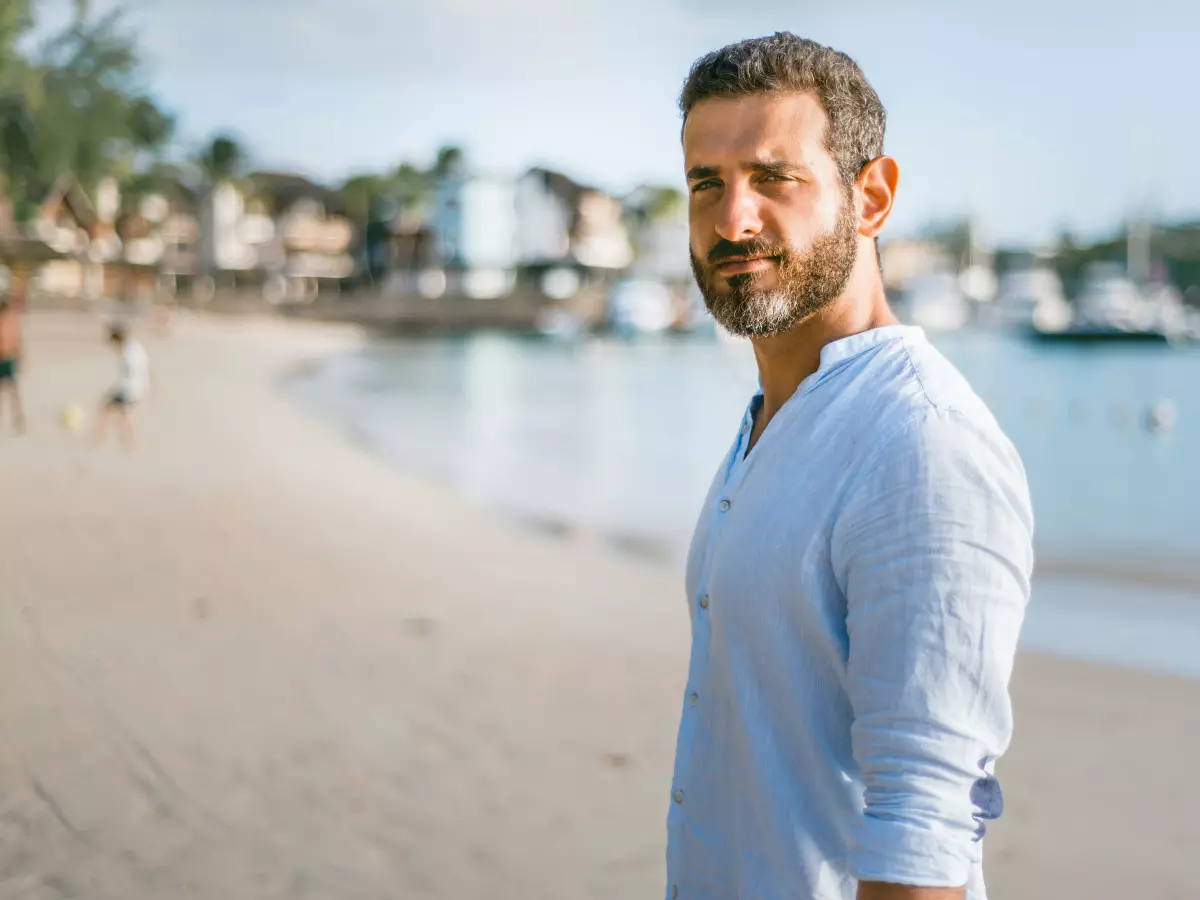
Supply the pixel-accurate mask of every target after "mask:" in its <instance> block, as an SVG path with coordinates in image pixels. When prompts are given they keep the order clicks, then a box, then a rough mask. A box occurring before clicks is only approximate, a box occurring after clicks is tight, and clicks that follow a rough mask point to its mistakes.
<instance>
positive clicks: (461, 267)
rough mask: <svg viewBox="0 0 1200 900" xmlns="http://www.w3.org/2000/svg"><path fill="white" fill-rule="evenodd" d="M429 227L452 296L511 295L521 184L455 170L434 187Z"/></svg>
mask: <svg viewBox="0 0 1200 900" xmlns="http://www.w3.org/2000/svg"><path fill="white" fill-rule="evenodd" d="M429 227H430V230H431V232H432V233H433V238H434V242H435V246H436V248H437V256H438V258H439V260H440V261H441V263H442V265H444V266H445V267H446V269H447V270H449V271H448V272H447V283H445V284H444V285H443V288H444V289H445V290H448V291H449V292H450V293H454V294H458V293H463V294H466V295H468V296H471V297H477V298H486V297H499V296H502V295H504V294H507V293H509V292H511V291H512V289H513V285H514V282H515V277H516V267H517V261H518V258H519V256H518V247H519V241H518V221H517V208H516V184H515V183H514V182H513V181H512V179H509V178H504V177H502V176H497V175H487V174H481V173H477V172H468V171H459V170H455V171H452V172H450V173H448V174H446V175H445V176H444V177H442V178H440V179H439V180H438V182H437V184H436V186H435V188H434V197H433V207H432V210H431V212H430V218H429Z"/></svg>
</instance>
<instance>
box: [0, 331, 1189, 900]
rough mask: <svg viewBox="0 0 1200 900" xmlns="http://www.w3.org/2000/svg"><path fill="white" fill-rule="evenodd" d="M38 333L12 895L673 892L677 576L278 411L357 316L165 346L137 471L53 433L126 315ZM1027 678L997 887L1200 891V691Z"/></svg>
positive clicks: (14, 544) (4, 587)
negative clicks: (480, 504) (487, 504)
mask: <svg viewBox="0 0 1200 900" xmlns="http://www.w3.org/2000/svg"><path fill="white" fill-rule="evenodd" d="M27 338H28V353H29V359H28V374H27V378H26V383H25V392H26V406H27V412H28V413H29V417H30V426H31V433H30V434H29V435H28V436H26V437H24V438H15V437H11V436H10V435H9V434H7V433H4V434H3V435H0V510H3V514H2V515H0V547H2V548H3V551H2V552H0V723H2V725H3V728H2V732H3V734H2V736H0V897H3V898H9V897H12V898H43V897H44V898H60V897H87V898H105V900H107V898H113V900H117V898H120V900H159V898H165V897H172V898H173V897H186V898H193V897H195V898H212V900H217V898H221V900H225V898H232V897H237V898H259V897H262V898H310V897H311V898H329V897H338V898H396V897H404V898H425V897H429V898H434V897H447V898H448V897H464V896H486V897H489V898H498V900H505V898H518V897H520V898H537V897H546V898H550V897H554V898H563V897H572V898H589V900H590V898H608V897H611V898H631V897H647V896H648V897H657V896H661V895H662V879H663V841H664V838H665V829H664V818H665V815H666V809H667V802H668V797H667V789H668V786H669V778H670V767H671V752H672V749H673V744H674V737H675V728H676V725H677V722H678V715H679V705H680V698H681V691H682V688H683V679H684V676H685V668H686V662H687V659H686V656H687V646H688V642H687V616H686V610H685V608H684V605H683V600H682V597H681V590H682V589H681V585H680V579H679V577H678V576H677V573H675V572H673V571H670V570H669V569H668V568H665V567H662V566H659V565H655V564H653V563H651V562H648V561H645V560H638V559H635V558H629V557H625V556H619V555H616V554H613V553H612V552H611V551H610V549H609V548H608V547H606V546H605V545H603V544H601V543H599V542H598V541H592V540H589V539H588V538H586V537H583V538H580V539H561V538H554V537H551V536H547V535H545V534H538V533H536V532H534V531H532V530H530V529H521V528H516V527H513V526H512V525H511V524H509V523H506V522H503V521H500V520H497V519H495V518H493V517H490V516H489V515H487V514H485V513H482V512H479V511H477V510H474V509H471V508H469V507H467V506H466V505H464V504H463V503H462V502H461V501H460V500H458V499H457V498H455V497H454V496H452V495H450V494H449V493H447V492H446V491H444V490H443V489H441V488H439V487H437V486H434V485H430V484H428V483H426V482H424V481H422V480H421V479H419V478H416V477H412V476H410V475H407V474H405V473H403V472H398V471H395V470H394V469H393V468H391V467H389V466H388V465H386V464H385V463H383V462H382V461H380V460H378V459H376V458H374V457H373V456H371V455H370V454H368V453H366V452H364V451H363V450H361V449H359V448H358V447H356V446H355V445H354V444H353V443H352V442H351V441H350V440H349V439H348V438H346V437H345V436H343V435H341V434H339V433H337V432H336V431H335V430H333V429H331V428H329V427H327V426H326V425H324V424H323V423H322V422H319V421H317V420H315V419H313V418H311V417H309V416H308V415H306V414H305V413H304V412H302V411H301V410H300V409H299V408H297V407H296V406H294V405H292V404H291V403H290V402H289V401H288V400H286V399H285V398H284V397H283V396H282V395H281V394H280V392H279V391H278V389H277V385H278V382H279V379H280V378H281V377H282V376H283V375H284V374H285V373H286V372H287V371H289V370H291V369H292V368H293V367H295V366H297V365H304V364H319V361H320V359H321V358H322V357H324V356H325V355H327V354H330V353H333V352H337V351H338V350H341V349H346V348H349V347H352V346H354V345H355V344H356V342H358V341H359V340H360V337H359V335H358V334H357V333H356V332H354V331H353V330H349V329H341V328H334V327H329V326H317V325H299V324H285V323H282V322H277V321H259V320H249V319H245V320H225V321H219V320H204V319H196V320H190V321H179V322H177V323H176V325H175V327H174V329H173V332H172V333H171V334H170V335H169V336H167V337H155V336H147V337H146V338H145V342H146V345H147V349H148V351H149V353H150V356H151V360H152V363H153V365H154V368H155V371H156V375H157V378H158V382H159V383H158V389H157V391H156V393H155V395H154V396H152V397H151V398H150V399H149V400H148V401H147V402H146V403H145V404H144V406H143V407H142V408H140V409H138V410H137V426H138V430H139V437H140V439H141V447H140V450H139V451H138V453H137V454H135V455H133V456H129V455H126V454H124V453H122V452H121V451H120V450H119V449H118V448H117V447H116V445H115V444H112V445H110V446H109V447H107V448H105V449H102V450H96V449H94V448H92V447H91V446H89V445H88V444H87V442H86V441H85V440H84V438H83V437H82V436H80V435H77V434H73V433H70V432H68V431H66V430H65V429H64V428H63V427H62V426H61V425H60V424H59V421H58V416H59V412H60V410H61V409H62V407H63V405H64V404H66V403H68V402H72V401H78V402H82V403H84V404H85V405H86V406H87V408H88V410H89V413H90V411H91V406H92V404H93V403H94V401H95V399H96V398H97V397H98V396H99V394H100V392H101V391H102V390H103V389H104V388H105V387H106V386H107V385H108V383H109V381H110V380H111V377H112V373H113V371H114V369H115V361H114V359H113V358H112V354H111V351H109V350H108V348H106V347H105V346H104V345H103V343H102V341H101V340H100V338H101V327H100V323H99V322H98V321H96V320H91V319H86V318H83V317H78V316H70V315H66V314H49V313H46V314H41V315H36V314H35V315H34V316H32V317H31V319H30V322H29V331H28V335H27ZM5 428H7V422H5ZM1035 602H1036V600H1035ZM1014 694H1015V698H1016V710H1017V716H1018V732H1017V738H1016V741H1015V743H1014V746H1013V749H1012V751H1011V752H1010V754H1009V756H1008V757H1006V759H1005V760H1004V761H1003V762H1002V763H1001V768H1000V775H1001V779H1002V781H1003V783H1004V786H1005V792H1006V795H1007V800H1008V810H1007V814H1006V816H1005V817H1004V819H1002V820H1001V821H1000V822H999V823H997V824H995V825H994V826H993V827H992V829H991V830H990V832H989V838H988V848H987V859H988V865H987V869H988V879H989V887H990V893H991V895H992V896H993V898H999V900H1004V898H1021V900H1040V898H1047V900H1050V898H1055V900H1059V898H1062V897H1086V898H1092V900H1108V898H1112V900H1116V898H1122V900H1124V898H1127V897H1138V898H1148V900H1152V898H1191V897H1195V896H1200V874H1197V873H1196V870H1195V867H1194V866H1193V865H1192V864H1191V859H1190V854H1189V852H1188V851H1189V850H1192V849H1194V848H1196V847H1200V822H1198V821H1197V818H1196V817H1195V816H1194V814H1191V813H1190V812H1189V811H1190V810H1191V809H1194V808H1196V807H1197V805H1200V784H1197V782H1196V780H1195V779H1192V778H1191V777H1190V775H1189V772H1190V768H1189V766H1190V764H1191V763H1192V759H1193V757H1194V755H1195V751H1196V750H1197V748H1200V684H1197V683H1193V682H1188V681H1181V680H1173V679H1169V678H1163V677H1159V676H1152V675H1145V674H1142V673H1137V672H1130V671H1123V670H1117V669H1109V668H1104V667H1098V666H1089V665H1084V664H1078V663H1068V662H1061V661H1057V660H1051V659H1048V658H1044V657H1038V656H1033V655H1025V656H1022V657H1021V658H1020V660H1019V663H1018V671H1017V675H1016V683H1015V686H1014Z"/></svg>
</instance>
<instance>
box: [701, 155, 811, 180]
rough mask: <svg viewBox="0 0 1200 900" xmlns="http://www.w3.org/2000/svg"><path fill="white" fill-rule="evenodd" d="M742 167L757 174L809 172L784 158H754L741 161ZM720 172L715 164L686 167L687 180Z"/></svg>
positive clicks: (797, 173) (791, 174) (716, 174)
mask: <svg viewBox="0 0 1200 900" xmlns="http://www.w3.org/2000/svg"><path fill="white" fill-rule="evenodd" d="M742 168H743V169H746V170H749V171H751V172H754V173H756V174H759V175H790V176H797V175H799V176H805V175H808V174H810V173H809V170H808V169H807V168H805V167H804V166H802V165H799V164H798V163H793V162H788V161H787V160H786V159H773V160H755V161H754V162H748V163H743V165H742ZM720 174H721V173H720V170H719V169H717V168H716V167H715V166H692V168H690V169H688V173H687V180H688V181H697V180H699V179H701V178H715V177H716V176H718V175H720Z"/></svg>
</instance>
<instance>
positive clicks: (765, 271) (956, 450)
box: [667, 32, 1033, 900]
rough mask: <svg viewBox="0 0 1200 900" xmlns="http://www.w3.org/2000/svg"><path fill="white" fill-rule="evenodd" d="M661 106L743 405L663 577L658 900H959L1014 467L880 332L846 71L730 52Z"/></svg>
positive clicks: (1014, 523) (835, 56) (1000, 716)
mask: <svg viewBox="0 0 1200 900" xmlns="http://www.w3.org/2000/svg"><path fill="white" fill-rule="evenodd" d="M680 106H681V110H682V113H683V116H684V127H683V134H682V140H683V155H684V159H685V162H684V167H685V170H686V174H687V182H688V185H689V189H690V197H689V208H688V209H689V212H688V216H689V223H690V243H691V254H692V266H693V270H694V272H695V276H696V281H697V283H698V284H699V287H700V289H701V292H702V294H703V296H704V300H705V305H706V306H707V308H708V309H709V311H710V312H711V313H712V315H713V316H714V318H715V319H716V321H717V322H718V323H719V324H720V325H721V326H723V327H724V328H725V329H726V330H728V331H729V332H731V333H732V334H735V335H739V336H744V337H748V338H749V339H750V341H751V343H752V346H753V349H754V354H755V358H756V360H757V364H758V373H759V378H760V384H761V388H760V390H759V391H758V393H757V394H756V395H755V396H754V397H753V399H752V400H751V401H750V403H749V405H748V408H747V409H746V412H745V415H744V416H743V417H742V420H741V422H739V423H738V429H737V436H736V438H735V440H734V442H733V446H732V448H731V449H730V451H729V454H728V455H727V456H726V457H725V459H724V460H723V461H722V462H721V465H720V468H719V470H718V472H717V475H716V479H715V481H714V482H713V485H712V488H711V490H710V492H709V494H708V498H707V499H706V500H705V502H704V507H703V511H702V513H701V515H700V521H699V524H698V526H697V529H696V532H695V536H694V539H693V542H692V546H691V551H690V555H689V560H688V567H687V591H688V603H689V606H688V608H689V611H690V614H691V619H692V658H691V665H690V668H689V670H688V682H687V689H686V691H685V693H684V702H683V715H682V722H681V725H680V729H679V742H678V752H677V755H676V760H675V773H674V782H673V784H672V786H671V803H670V814H669V816H668V836H669V837H668V851H667V873H668V879H669V880H668V882H667V896H668V897H669V898H684V900H729V898H732V897H747V898H749V897H753V898H756V900H768V898H780V900H781V898H785V897H787V898H797V900H800V898H802V900H855V898H857V900H901V898H903V900H963V898H969V900H984V897H985V891H984V884H983V870H982V867H981V859H982V854H983V844H982V839H983V834H984V824H985V821H986V820H989V819H994V818H996V817H997V816H998V815H999V814H1000V811H1001V806H1002V802H1001V793H1000V785H999V782H998V781H997V779H996V774H995V766H996V760H997V759H998V758H999V757H1000V756H1001V754H1003V753H1004V752H1005V750H1006V749H1007V747H1008V745H1009V738H1010V735H1011V732H1012V713H1011V707H1010V702H1009V692H1008V684H1009V676H1010V674H1011V672H1012V668H1013V657H1014V654H1015V652H1016V648H1017V634H1018V632H1019V631H1020V628H1021V623H1022V619H1023V616H1024V612H1025V608H1026V603H1027V601H1028V598H1029V582H1030V573H1031V568H1032V564H1033V553H1032V530H1033V522H1032V515H1031V512H1030V502H1029V494H1028V489H1027V485H1026V480H1025V474H1024V470H1023V468H1022V465H1021V461H1020V459H1019V458H1018V457H1017V453H1016V451H1015V450H1014V449H1013V446H1012V445H1011V444H1010V443H1009V441H1008V440H1007V439H1006V437H1005V436H1004V434H1003V433H1002V432H1001V430H1000V427H999V426H998V425H997V424H996V421H995V420H994V419H993V418H992V415H991V414H990V413H989V411H988V410H987V408H986V407H985V406H984V404H983V402H982V401H981V400H980V399H979V398H978V397H977V396H976V395H975V394H974V393H973V392H972V390H971V388H970V387H969V386H968V385H967V383H966V381H965V380H964V379H963V378H962V376H961V375H960V374H959V373H958V372H957V371H956V370H955V369H954V368H953V366H951V364H950V363H949V362H947V361H946V359H945V358H944V357H943V356H942V355H941V354H940V353H939V352H938V351H937V350H936V349H934V347H933V346H932V345H931V344H930V343H929V342H928V341H927V340H926V338H925V335H924V333H923V332H922V331H921V329H919V328H912V327H906V326H904V325H901V324H900V323H899V322H898V320H897V318H896V316H895V315H893V313H892V310H891V309H890V308H889V306H888V302H887V298H886V295H885V293H884V287H883V283H882V279H881V275H880V268H879V256H878V253H877V250H876V237H877V236H878V235H879V233H880V231H881V230H882V229H883V227H884V224H885V223H886V222H887V220H888V217H889V215H890V214H891V211H892V203H893V200H894V198H895V196H896V187H897V184H898V181H899V170H898V168H897V165H896V162H895V161H894V160H892V159H891V158H889V157H887V156H885V155H884V152H883V135H884V109H883V106H882V105H881V103H880V101H879V97H878V96H877V95H876V93H875V91H874V90H873V89H872V87H871V85H870V84H868V82H867V79H866V78H865V76H864V75H863V73H862V71H861V70H860V69H859V67H858V66H857V65H856V64H855V63H854V61H853V60H851V59H850V58H849V57H848V56H846V55H844V54H842V53H839V52H837V51H835V50H832V49H830V48H828V47H823V46H821V45H819V44H816V43H813V42H812V41H808V40H803V39H801V38H798V37H796V36H795V35H792V34H789V33H786V32H783V33H778V34H775V35H773V36H771V37H766V38H760V39H756V40H748V41H743V42H741V43H738V44H733V45H730V46H727V47H724V48H723V49H721V50H717V51H715V52H713V53H710V54H708V55H707V56H704V57H703V58H701V59H700V60H698V61H697V62H696V63H695V65H694V66H693V68H692V70H691V72H690V74H689V75H688V78H687V81H686V83H685V84H684V87H683V93H682V95H681V98H680Z"/></svg>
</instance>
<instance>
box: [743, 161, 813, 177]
mask: <svg viewBox="0 0 1200 900" xmlns="http://www.w3.org/2000/svg"><path fill="white" fill-rule="evenodd" d="M749 169H750V170H751V171H752V172H758V173H759V174H760V175H807V174H808V169H806V168H805V167H804V166H801V165H798V164H796V163H792V162H788V161H787V160H786V159H777V160H769V161H766V162H753V163H750V165H749Z"/></svg>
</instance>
